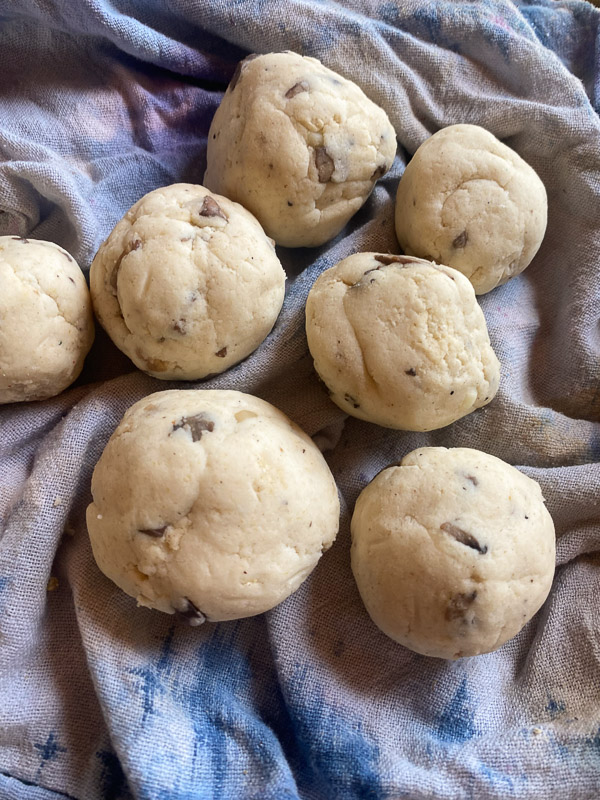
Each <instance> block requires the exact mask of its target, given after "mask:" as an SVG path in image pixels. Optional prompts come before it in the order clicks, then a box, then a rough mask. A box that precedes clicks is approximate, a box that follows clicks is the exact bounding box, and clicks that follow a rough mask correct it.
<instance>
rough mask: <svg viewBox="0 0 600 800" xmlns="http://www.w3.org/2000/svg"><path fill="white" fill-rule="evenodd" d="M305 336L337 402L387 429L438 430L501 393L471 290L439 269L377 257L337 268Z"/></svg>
mask: <svg viewBox="0 0 600 800" xmlns="http://www.w3.org/2000/svg"><path fill="white" fill-rule="evenodd" d="M306 335H307V338H308V346H309V348H310V352H311V354H312V357H313V359H314V362H315V369H316V371H317V372H318V373H319V375H320V376H321V378H322V380H323V381H324V382H325V384H326V385H327V387H328V388H329V391H330V393H331V399H332V400H333V401H334V403H336V404H337V405H338V406H339V407H340V408H341V409H343V410H344V411H346V412H347V413H348V414H352V416H354V417H358V418H359V419H364V420H367V421H368V422H375V423H376V424H378V425H383V426H385V427H388V428H401V429H403V430H412V431H429V430H433V429H435V428H442V427H443V426H444V425H449V424H450V423H451V422H455V421H456V420H457V419H460V418H461V417H464V416H465V415H466V414H469V413H470V412H471V411H474V410H475V409H476V408H479V407H480V406H483V405H485V404H486V403H488V402H489V401H490V400H491V399H492V398H493V397H494V395H495V394H496V391H497V389H498V383H499V380H500V371H499V370H500V368H499V364H498V359H497V358H496V356H495V354H494V351H493V350H492V347H491V345H490V340H489V336H488V332H487V327H486V324H485V318H484V316H483V312H482V311H481V309H480V307H479V306H478V304H477V300H476V299H475V293H474V291H473V287H472V286H471V284H470V283H469V281H468V280H467V279H466V278H465V277H464V276H463V275H461V273H460V272H457V271H456V270H454V269H451V268H450V267H445V266H443V265H441V264H432V263H430V262H429V261H423V260H422V259H419V258H414V257H412V256H401V255H400V256H396V255H387V254H381V253H356V254H355V255H352V256H350V257H349V258H346V259H344V260H343V261H340V262H339V264H336V265H335V266H334V267H332V268H331V269H328V270H326V271H325V272H323V273H322V274H321V275H320V276H319V278H318V279H317V280H316V282H315V284H314V286H313V287H312V289H311V290H310V292H309V295H308V299H307V302H306Z"/></svg>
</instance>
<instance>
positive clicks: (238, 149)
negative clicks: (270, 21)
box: [204, 52, 396, 247]
mask: <svg viewBox="0 0 600 800" xmlns="http://www.w3.org/2000/svg"><path fill="white" fill-rule="evenodd" d="M395 155H396V133H395V131H394V129H393V127H392V125H391V123H390V121H389V119H388V118H387V115H386V113H385V111H383V109H381V108H379V106H377V105H375V103H373V102H372V101H371V100H369V98H368V97H367V96H366V95H365V94H364V93H363V92H362V90H361V89H359V88H358V86H356V84H354V83H352V81H348V80H346V79H345V78H342V76H341V75H338V74H337V73H335V72H332V71H331V70H330V69H327V68H326V67H324V66H323V65H322V64H321V63H320V62H319V61H317V60H316V59H315V58H305V57H303V56H300V55H298V54H297V53H290V52H285V53H270V54H268V55H263V56H257V55H252V56H248V58H246V59H245V60H244V61H242V62H241V63H240V64H239V66H238V69H237V70H236V73H235V75H234V76H233V79H232V81H231V83H230V84H229V87H228V89H227V92H226V93H225V96H224V98H223V100H222V102H221V105H220V106H219V108H218V109H217V112H216V114H215V116H214V119H213V121H212V124H211V127H210V131H209V135H208V150H207V165H208V168H207V170H206V175H205V176H204V182H205V184H206V185H207V186H209V187H210V188H211V189H212V190H213V191H215V192H220V193H221V194H225V195H227V197H231V198H233V199H234V200H237V201H238V202H239V203H242V205H244V206H245V207H246V208H248V209H250V211H252V213H253V214H255V215H256V217H257V218H258V219H259V220H260V223H261V224H262V226H263V227H264V229H265V230H266V231H267V233H268V234H269V236H272V237H273V238H274V239H275V241H276V242H277V244H281V245H285V246H286V247H312V246H315V245H319V244H323V242H326V241H328V240H329V239H332V238H333V237H334V236H335V235H336V234H338V233H339V232H340V231H341V230H342V228H343V227H344V225H345V224H346V223H347V222H348V220H349V219H350V217H352V215H353V214H355V213H356V212H357V211H358V209H359V208H360V207H361V206H362V205H363V203H364V202H365V200H366V199H367V197H368V196H369V194H370V193H371V190H372V189H373V186H374V185H375V182H376V181H377V179H378V178H380V177H381V176H382V175H385V173H386V172H387V171H388V170H389V168H390V167H391V165H392V163H393V161H394V156H395Z"/></svg>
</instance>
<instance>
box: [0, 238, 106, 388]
mask: <svg viewBox="0 0 600 800" xmlns="http://www.w3.org/2000/svg"><path fill="white" fill-rule="evenodd" d="M93 341H94V318H93V315H92V304H91V301H90V295H89V291H88V287H87V284H86V282H85V278H84V276H83V273H82V272H81V269H80V268H79V266H78V265H77V263H76V262H75V260H74V259H73V258H72V257H71V256H70V255H69V253H67V251H66V250H63V249H62V247H59V246H58V245H57V244H53V243H52V242H42V241H39V240H36V239H21V238H19V237H18V236H0V403H15V402H19V401H21V400H43V399H45V398H47V397H54V396H55V395H57V394H59V393H60V392H62V391H63V389H66V388H67V386H69V385H70V384H71V383H73V381H74V380H75V379H76V378H77V376H78V375H79V373H80V372H81V369H82V367H83V361H84V359H85V357H86V355H87V353H88V351H89V349H90V347H91V346H92V342H93Z"/></svg>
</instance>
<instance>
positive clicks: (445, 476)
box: [351, 447, 555, 658]
mask: <svg viewBox="0 0 600 800" xmlns="http://www.w3.org/2000/svg"><path fill="white" fill-rule="evenodd" d="M351 529H352V550H351V552H352V570H353V572H354V577H355V579H356V583H357V585H358V589H359V592H360V594H361V597H362V599H363V602H364V604H365V606H366V608H367V611H368V612H369V615H370V616H371V619H372V620H373V622H374V623H375V624H376V625H377V626H378V627H379V628H380V629H381V630H382V631H383V632H384V633H385V634H386V635H387V636H389V637H391V638H392V639H394V641H396V642H399V643H400V644H403V645H404V646H405V647H409V648H410V649H411V650H415V651H416V652H417V653H422V654H423V655H426V656H436V657H438V658H461V657H463V656H473V655H477V654H479V653H489V652H490V651H491V650H495V649H496V648H498V647H500V646H501V645H502V644H504V642H506V641H508V639H510V638H511V637H513V636H515V635H516V634H517V633H518V632H519V631H520V630H521V628H522V627H523V626H524V625H525V624H526V623H527V622H528V621H529V620H530V619H531V618H532V617H533V615H534V614H535V613H536V611H537V610H538V609H539V608H540V606H541V605H542V603H543V602H544V600H545V599H546V597H547V596H548V592H549V591H550V587H551V584H552V577H553V575H554V554H555V539H554V525H553V523H552V518H551V516H550V514H549V513H548V511H547V510H546V507H545V506H544V498H543V497H542V492H541V490H540V487H539V484H537V483H536V482H535V481H534V480H531V478H528V477H527V476H526V475H523V473H522V472H519V471H518V470H517V469H515V468H514V467H511V466H510V465H509V464H506V463H505V462H504V461H501V460H500V459H499V458H495V457H494V456H490V455H487V454H486V453H482V452H480V451H479V450H470V449H468V448H464V447H457V448H453V449H450V450H446V449H445V448H443V447H424V448H421V449H420V450H414V451H413V452H412V453H409V455H407V456H406V457H405V458H404V459H403V460H402V462H401V464H400V466H394V467H389V468H388V469H385V470H383V472H380V473H379V475H377V477H376V478H375V479H374V480H373V481H371V483H370V484H369V485H368V486H367V487H366V488H365V489H364V490H363V491H362V492H361V494H360V496H359V498H358V500H357V502H356V507H355V509H354V515H353V517H352V524H351Z"/></svg>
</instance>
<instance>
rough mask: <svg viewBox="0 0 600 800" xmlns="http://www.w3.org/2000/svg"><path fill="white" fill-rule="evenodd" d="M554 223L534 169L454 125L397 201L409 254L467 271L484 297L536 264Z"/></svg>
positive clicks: (491, 139)
mask: <svg viewBox="0 0 600 800" xmlns="http://www.w3.org/2000/svg"><path fill="white" fill-rule="evenodd" d="M547 217H548V201H547V197H546V189H545V187H544V184H543V183H542V181H541V180H540V178H539V177H538V175H537V173H536V172H535V171H534V169H533V168H532V167H530V166H529V164H527V162H526V161H524V160H523V159H522V158H521V157H520V156H519V155H517V153H515V151H514V150H511V148H510V147H507V146H506V145H505V144H502V142H500V141H499V140H498V139H496V137H495V136H493V135H492V134H491V133H489V131H486V130H485V129H484V128H480V127H479V126H477V125H450V126H449V127H447V128H442V130H440V131H438V132H437V133H435V134H434V135H433V136H431V137H430V138H429V139H427V140H426V141H425V142H423V144H422V145H421V146H420V147H419V149H418V150H417V152H416V153H415V154H414V156H413V157H412V159H411V161H410V162H409V163H408V166H407V167H406V170H405V172H404V175H403V176H402V178H401V180H400V183H399V185H398V192H397V195H396V234H397V236H398V241H399V242H400V246H401V248H402V249H403V250H404V252H405V253H409V254H411V255H415V256H420V257H422V258H429V259H432V260H434V261H438V262H441V263H443V264H448V265H449V266H451V267H454V268H455V269H458V270H460V271H461V272H462V273H464V274H465V275H466V276H467V277H468V278H469V279H470V280H471V283H472V284H473V286H474V287H475V291H476V293H477V294H484V293H485V292H489V291H490V290H491V289H493V288H494V287H496V286H499V285H500V284H503V283H506V281H507V280H509V278H512V277H513V276H514V275H518V274H519V273H520V272H522V271H523V270H524V269H525V267H527V266H528V265H529V264H530V263H531V261H532V259H533V257H534V256H535V254H536V253H537V251H538V249H539V247H540V245H541V243H542V239H543V238H544V233H545V231H546V222H547Z"/></svg>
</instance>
